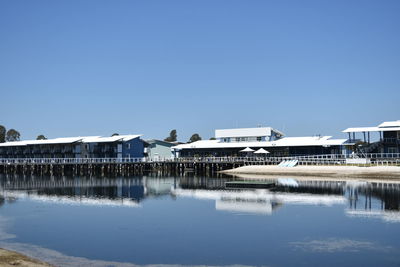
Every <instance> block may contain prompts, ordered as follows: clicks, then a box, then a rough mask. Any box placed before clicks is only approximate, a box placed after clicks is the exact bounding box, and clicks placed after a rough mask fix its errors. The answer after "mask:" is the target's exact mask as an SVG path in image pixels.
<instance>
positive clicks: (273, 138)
mask: <svg viewBox="0 0 400 267" xmlns="http://www.w3.org/2000/svg"><path fill="white" fill-rule="evenodd" d="M283 136H284V134H283V133H282V132H280V131H278V130H276V129H273V128H271V127H259V128H239V129H222V130H215V139H216V140H201V141H197V142H193V143H188V144H181V145H177V146H175V147H173V148H172V149H173V151H174V153H175V156H177V157H194V156H196V157H205V156H215V157H224V156H245V155H244V154H243V153H241V152H240V151H241V150H243V149H245V148H247V147H249V148H252V149H260V148H263V149H265V150H266V151H268V152H269V154H268V156H295V155H318V154H341V153H344V152H345V145H346V144H347V139H331V136H307V137H283Z"/></svg>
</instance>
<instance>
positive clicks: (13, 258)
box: [0, 248, 54, 267]
mask: <svg viewBox="0 0 400 267" xmlns="http://www.w3.org/2000/svg"><path fill="white" fill-rule="evenodd" d="M0 266H4V267H12V266H24V267H54V266H53V265H50V264H48V263H45V262H43V261H40V260H37V259H34V258H31V257H28V256H26V255H24V254H21V253H19V252H15V251H12V250H8V249H4V248H0Z"/></svg>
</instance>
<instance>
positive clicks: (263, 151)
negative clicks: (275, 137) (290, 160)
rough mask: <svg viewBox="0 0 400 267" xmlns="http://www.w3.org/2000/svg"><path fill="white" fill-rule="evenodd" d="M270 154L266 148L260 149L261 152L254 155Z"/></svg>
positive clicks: (258, 151)
mask: <svg viewBox="0 0 400 267" xmlns="http://www.w3.org/2000/svg"><path fill="white" fill-rule="evenodd" d="M268 153H269V152H268V151H267V150H265V149H264V148H260V149H259V150H257V151H256V152H254V154H268Z"/></svg>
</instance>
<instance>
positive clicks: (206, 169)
mask: <svg viewBox="0 0 400 267" xmlns="http://www.w3.org/2000/svg"><path fill="white" fill-rule="evenodd" d="M282 163H284V164H282ZM288 163H290V164H288ZM253 165H257V166H266V165H271V166H282V167H281V168H280V170H291V171H290V172H295V169H296V168H293V167H295V166H302V167H303V166H368V167H370V166H400V153H371V154H356V155H354V154H353V155H345V154H326V155H308V156H292V157H179V158H173V159H172V158H171V159H160V160H152V159H148V158H0V173H23V174H42V175H43V174H55V173H60V174H64V173H71V174H73V175H86V174H97V175H110V174H115V175H133V174H141V173H144V172H149V171H152V172H165V173H184V172H194V173H216V172H220V171H226V170H230V169H235V168H238V167H243V166H253ZM283 166H286V167H283Z"/></svg>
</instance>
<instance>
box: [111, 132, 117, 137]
mask: <svg viewBox="0 0 400 267" xmlns="http://www.w3.org/2000/svg"><path fill="white" fill-rule="evenodd" d="M117 135H119V133H113V134H112V135H111V137H112V136H117Z"/></svg>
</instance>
